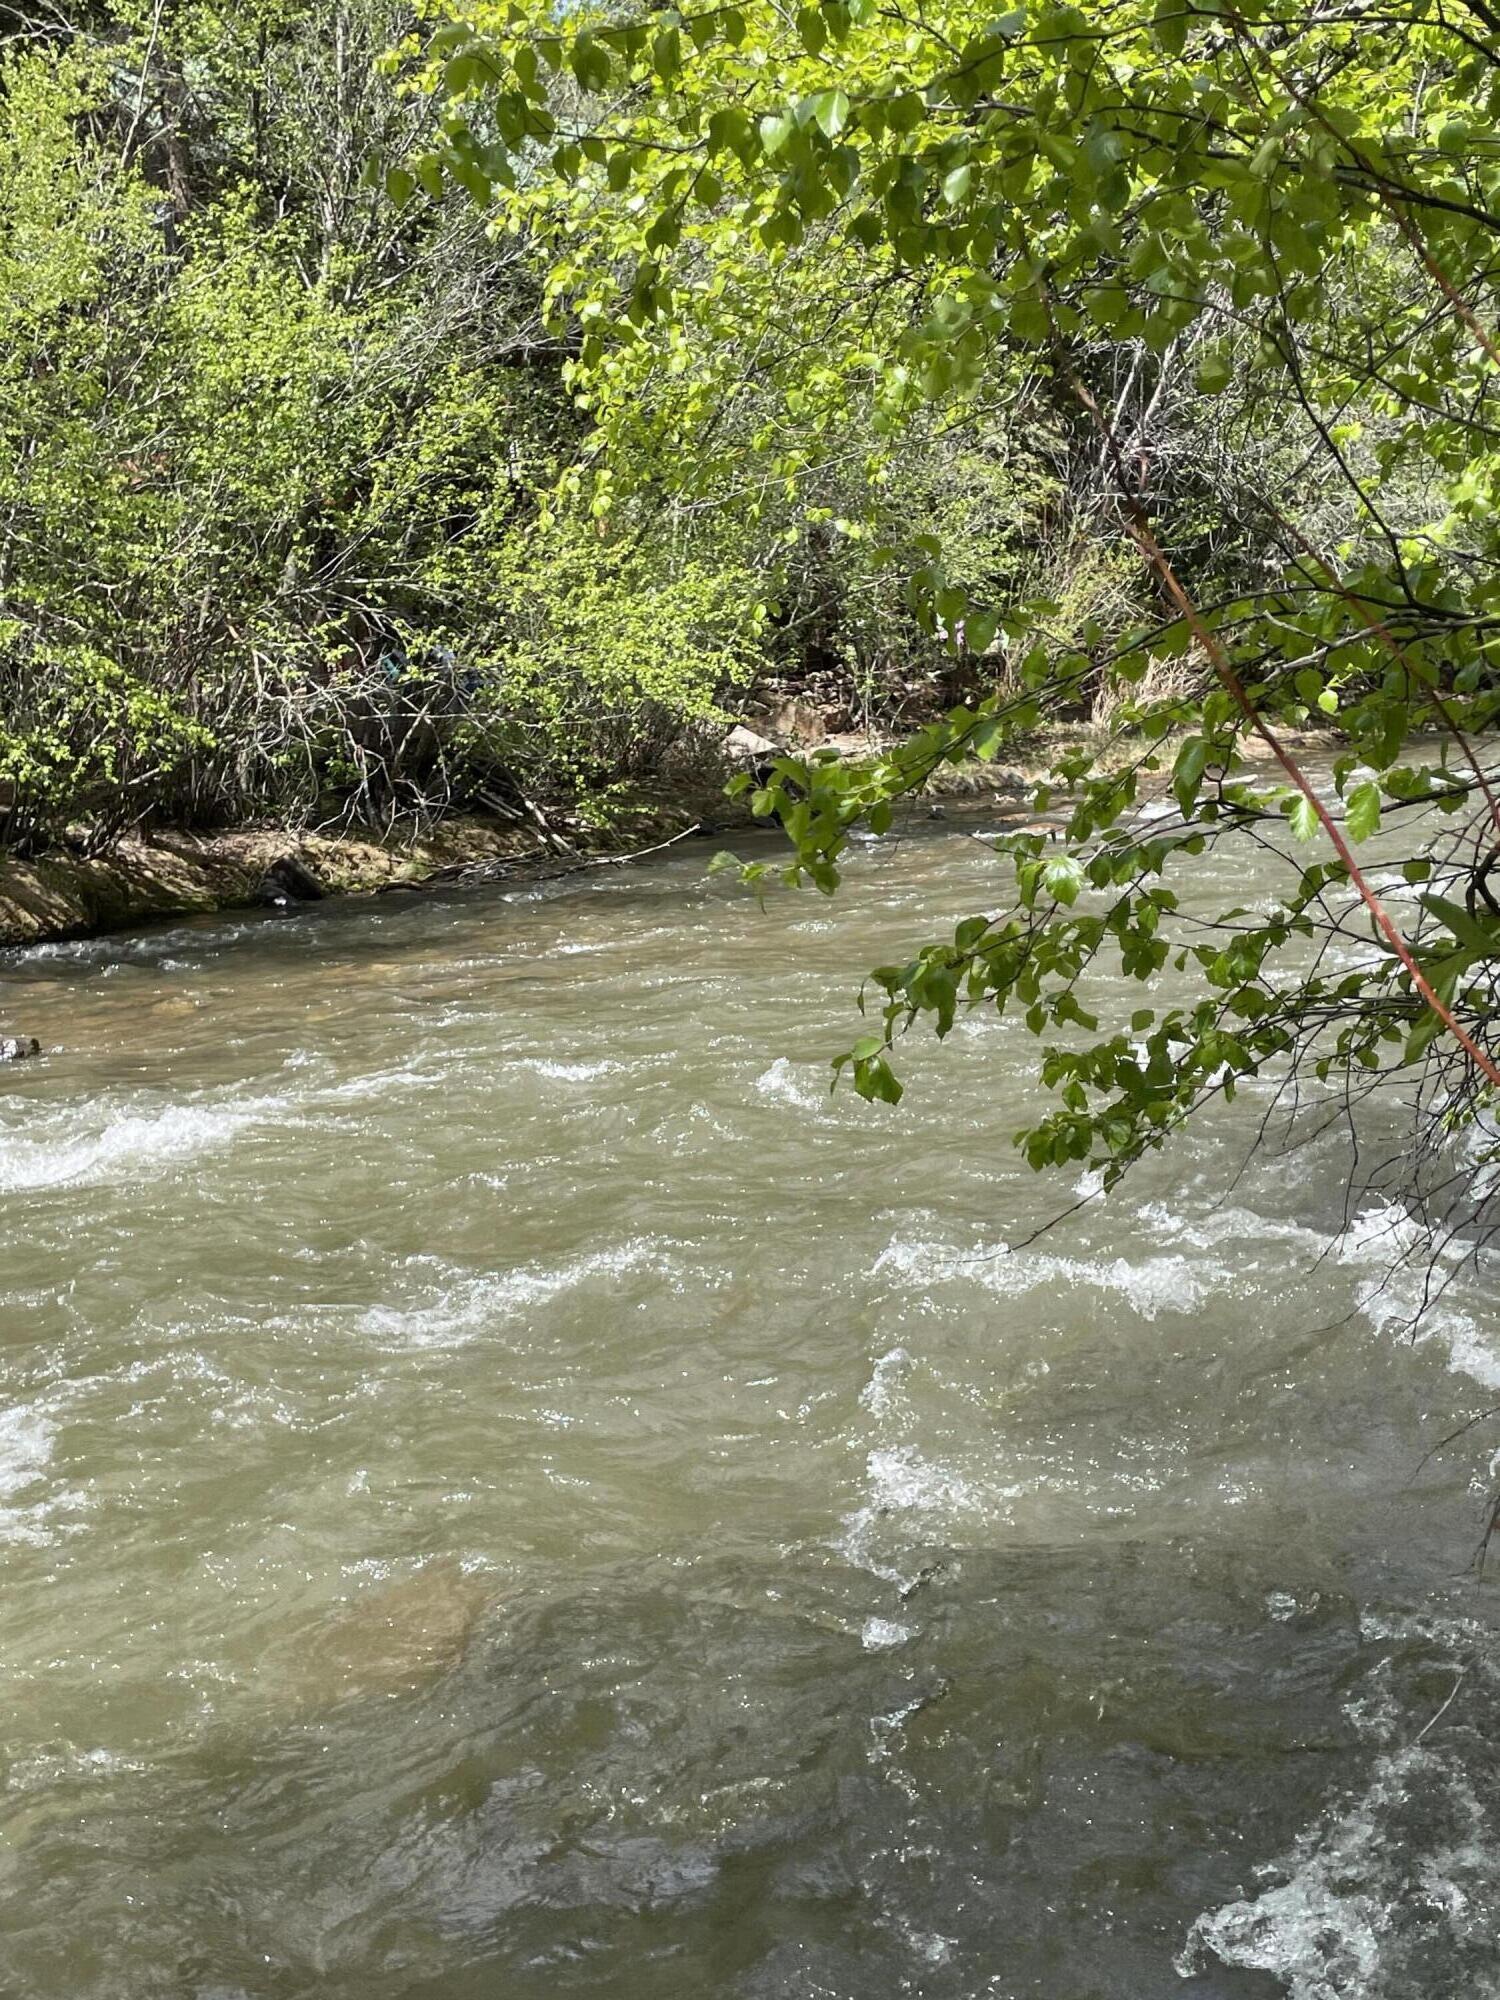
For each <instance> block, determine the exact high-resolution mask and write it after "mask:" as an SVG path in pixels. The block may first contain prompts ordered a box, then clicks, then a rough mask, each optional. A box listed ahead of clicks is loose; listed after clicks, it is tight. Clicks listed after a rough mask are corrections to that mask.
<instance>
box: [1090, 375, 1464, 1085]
mask: <svg viewBox="0 0 1500 2000" xmlns="http://www.w3.org/2000/svg"><path fill="white" fill-rule="evenodd" d="M1065 372H1066V374H1067V376H1068V380H1069V381H1070V383H1071V385H1072V388H1073V392H1074V394H1075V395H1076V396H1077V397H1078V399H1079V401H1080V402H1081V403H1082V404H1083V406H1084V408H1085V409H1086V410H1087V411H1088V413H1089V415H1090V416H1091V417H1092V419H1093V421H1094V422H1095V424H1097V425H1098V427H1099V432H1100V435H1101V437H1102V438H1103V440H1104V443H1105V445H1106V447H1107V449H1108V450H1109V452H1110V455H1111V457H1112V459H1113V462H1114V467H1115V476H1116V481H1117V483H1118V486H1119V491H1120V498H1121V501H1122V504H1123V505H1124V508H1125V516H1126V522H1127V524H1128V526H1129V529H1130V533H1131V536H1132V539H1133V540H1134V541H1135V544H1136V546H1137V547H1138V548H1139V549H1140V551H1141V554H1142V555H1143V556H1144V557H1145V559H1146V562H1147V564H1148V565H1149V567H1150V568H1151V569H1152V570H1153V571H1154V572H1155V574H1156V576H1157V578H1158V580H1159V581H1160V583H1161V585H1162V588H1163V589H1164V590H1165V591H1166V593H1167V596H1168V597H1169V599H1170V600H1171V602H1172V603H1173V604H1174V605H1175V606H1176V608H1177V610H1178V612H1179V614H1180V615H1181V617H1182V618H1183V619H1184V620H1185V622H1186V624H1187V626H1188V629H1189V631H1190V632H1191V633H1192V634H1193V637H1194V638H1195V639H1196V640H1197V641H1198V644H1199V645H1200V646H1201V647H1202V648H1203V651H1204V653H1205V654H1206V655H1207V657H1208V660H1209V662H1210V663H1211V665H1212V667H1213V670H1214V673H1215V675H1216V676H1217V678H1218V680H1219V683H1220V685H1221V686H1222V687H1223V688H1224V690H1225V692H1226V693H1227V694H1228V695H1229V697H1230V699H1231V700H1232V701H1233V702H1234V704H1235V706H1236V708H1238V709H1239V711H1240V713H1241V715H1243V716H1244V718H1245V721H1246V722H1247V724H1248V725H1249V726H1250V728H1251V729H1252V730H1253V731H1254V732H1255V734H1256V735H1257V736H1259V737H1260V739H1261V741H1262V742H1263V743H1264V744H1265V746H1266V748H1267V749H1268V750H1269V751H1270V752H1271V755H1272V756H1273V757H1274V758H1275V759H1276V761H1277V763H1278V764H1279V765H1280V766H1281V768H1282V770H1283V771H1285V772H1286V775H1287V777H1288V778H1289V779H1290V781H1291V783H1292V784H1293V785H1294V786H1295V787H1296V789H1297V791H1298V792H1300V793H1301V795H1302V797H1303V798H1304V799H1306V801H1307V803H1308V805H1309V806H1310V807H1311V808H1312V810H1313V812H1314V814H1315V815H1316V816H1317V819H1318V823H1319V824H1320V825H1321V827H1322V828H1323V831H1324V832H1325V833H1326V834H1327V835H1328V838H1329V840H1330V841H1331V842H1332V843H1333V850H1334V852H1335V853H1336V854H1337V855H1338V857H1339V860H1340V861H1341V862H1342V863H1343V864H1344V867H1345V869H1346V871H1347V872H1348V876H1349V881H1350V883H1351V885H1352V886H1353V888H1354V891H1355V893H1356V894H1357V895H1358V896H1359V898H1360V900H1361V902H1362V903H1363V904H1364V905H1365V907H1366V909H1367V910H1368V911H1369V912H1370V915H1371V917H1372V918H1373V919H1374V921H1375V924H1376V927H1377V928H1378V929H1379V931H1380V933H1381V935H1382V936H1383V937H1384V938H1385V940H1386V942H1387V943H1388V944H1389V945H1390V947H1391V950H1392V951H1393V952H1394V953H1395V954H1396V957H1397V958H1398V959H1399V960H1400V962H1401V964H1402V965H1403V966H1404V967H1405V969H1406V973H1407V976H1408V978H1409V979H1410V980H1411V983H1412V985H1413V987H1414V988H1415V989H1416V991H1417V992H1418V993H1419V994H1420V995H1421V997H1422V999H1423V1000H1424V1001H1425V1003H1426V1004H1427V1006H1429V1007H1430V1008H1431V1009H1432V1011H1433V1013H1434V1014H1436V1015H1437V1017H1438V1019H1439V1020H1440V1021H1441V1022H1442V1024H1443V1026H1444V1027H1445V1028H1446V1029H1447V1030H1448V1032H1449V1033H1450V1034H1451V1035H1452V1036H1453V1038H1454V1040H1455V1041H1456V1042H1457V1043H1458V1045H1459V1047H1460V1048H1461V1049H1462V1050H1463V1051H1464V1053H1465V1054H1466V1055H1467V1056H1468V1058H1469V1060H1470V1061H1471V1062H1472V1063H1473V1064H1474V1066H1475V1068H1476V1069H1478V1070H1479V1072H1480V1073H1481V1075H1483V1076H1484V1077H1485V1078H1486V1079H1487V1081H1488V1082H1489V1083H1491V1084H1492V1085H1494V1087H1495V1088H1496V1089H1497V1090H1500V1067H1497V1065H1496V1063H1495V1062H1494V1060H1493V1058H1492V1057H1490V1056H1489V1055H1487V1054H1486V1053H1485V1051H1484V1050H1483V1049H1482V1048H1481V1047H1480V1046H1479V1044H1478V1043H1477V1042H1476V1041H1475V1040H1474V1038H1473V1036H1472V1035H1470V1034H1469V1032H1468V1031H1467V1029H1466V1028H1465V1027H1464V1026H1463V1024H1462V1022H1460V1021H1459V1020H1457V1019H1456V1018H1455V1016H1454V1014H1453V1011H1452V1009H1451V1008H1450V1007H1449V1006H1448V1005H1447V1003H1446V1002H1445V1001H1444V1000H1443V999H1442V998H1441V997H1440V996H1439V995H1438V994H1437V993H1436V992H1434V990H1433V988H1432V985H1431V984H1430V982H1429V981H1428V979H1427V976H1426V974H1425V973H1424V972H1423V971H1422V968H1421V966H1420V965H1418V963H1417V961H1416V958H1415V957H1414V956H1413V953H1412V949H1411V946H1410V945H1409V944H1408V943H1407V942H1406V939H1405V938H1404V937H1403V936H1402V934H1401V931H1400V929H1399V928H1398V926H1397V924H1396V922H1395V920H1394V918H1393V917H1392V916H1391V914H1390V912H1389V911H1388V910H1387V909H1386V907H1385V905H1384V903H1382V902H1381V900H1380V898H1379V897H1378V896H1377V895H1376V893H1375V891H1374V890H1373V889H1372V888H1371V887H1370V884H1369V882H1368V881H1367V880H1366V878H1365V874H1364V871H1363V869H1361V867H1360V865H1359V863H1358V861H1356V860H1355V858H1354V850H1353V849H1352V848H1351V847H1350V845H1349V842H1348V841H1347V840H1346V839H1345V837H1344V830H1343V828H1342V827H1341V826H1340V825H1339V824H1338V822H1337V820H1336V819H1335V818H1334V817H1333V814H1332V813H1331V812H1330V811H1329V809H1328V807H1327V806H1326V805H1325V804H1324V802H1323V800H1322V798H1321V797H1320V796H1319V794H1318V792H1317V789H1316V787H1315V786H1314V785H1313V783H1312V781H1311V780H1310V779H1309V778H1308V776H1307V774H1306V773H1305V772H1304V771H1303V769H1302V767H1301V766H1300V765H1299V764H1298V762H1297V760H1296V759H1295V758H1294V757H1293V756H1292V754H1291V752H1290V751H1289V750H1288V749H1287V748H1286V746H1285V745H1284V744H1283V743H1282V742H1281V739H1280V738H1279V737H1278V736H1277V735H1276V732H1275V731H1274V730H1273V729H1272V728H1271V726H1270V724H1269V723H1268V722H1267V721H1266V719H1265V717H1264V716H1263V715H1262V714H1261V712H1260V710H1259V709H1258V708H1257V707H1256V706H1255V703H1254V702H1253V701H1252V700H1251V699H1250V696H1249V693H1248V691H1247V690H1246V687H1245V684H1244V682H1243V681H1242V680H1241V679H1240V677H1239V674H1238V673H1237V672H1236V670H1235V666H1234V663H1233V661H1232V660H1231V659H1230V657H1229V655H1228V653H1226V652H1225V650H1224V647H1223V645H1222V644H1221V643H1220V641H1219V638H1218V636H1217V634H1216V633H1214V632H1213V631H1212V630H1211V629H1210V627H1209V626H1208V625H1207V623H1206V622H1205V621H1204V619H1203V617H1202V615H1201V614H1200V612H1199V610H1198V607H1197V605H1196V604H1194V602H1193V600H1192V598H1191V597H1190V596H1189V595H1188V593H1187V591H1186V590H1184V588H1183V586H1182V584H1181V582H1180V581H1179V580H1178V577H1177V573H1176V571H1175V570H1174V569H1173V568H1172V565H1171V563H1170V562H1169V561H1168V559H1167V554H1166V551H1165V550H1164V549H1163V548H1162V546H1161V544H1160V542H1158V540H1157V539H1156V536H1155V535H1154V534H1153V532H1152V530H1151V524H1150V522H1149V521H1148V520H1147V518H1146V514H1145V510H1144V508H1142V506H1141V504H1140V502H1139V501H1138V500H1137V499H1136V497H1135V495H1134V494H1133V493H1132V492H1131V490H1130V483H1129V480H1128V478H1127V477H1126V476H1125V468H1124V466H1123V465H1122V464H1121V462H1120V448H1119V441H1118V439H1117V438H1116V436H1115V434H1114V430H1113V427H1112V426H1111V424H1110V423H1109V420H1108V419H1107V418H1106V417H1105V415H1104V412H1103V411H1102V410H1101V409H1100V408H1099V404H1098V401H1097V399H1096V398H1095V397H1094V396H1093V394H1092V393H1091V392H1090V390H1089V388H1088V386H1087V384H1086V383H1084V382H1083V381H1081V380H1080V378H1079V377H1078V375H1077V374H1076V373H1075V372H1074V371H1073V370H1072V369H1071V368H1067V367H1066V364H1065Z"/></svg>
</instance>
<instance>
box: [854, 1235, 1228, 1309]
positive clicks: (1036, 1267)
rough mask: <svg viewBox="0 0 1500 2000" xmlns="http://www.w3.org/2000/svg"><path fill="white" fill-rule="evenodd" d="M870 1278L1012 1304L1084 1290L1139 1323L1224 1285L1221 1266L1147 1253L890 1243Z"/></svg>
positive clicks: (1195, 1303)
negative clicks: (969, 1288)
mask: <svg viewBox="0 0 1500 2000" xmlns="http://www.w3.org/2000/svg"><path fill="white" fill-rule="evenodd" d="M871 1275H872V1276H875V1277H880V1276H890V1277H893V1278H897V1279H900V1280H902V1281H904V1282H906V1283H908V1284H911V1285H914V1286H916V1287H918V1288H919V1289H921V1290H924V1291H925V1290H928V1289H929V1288H931V1287H933V1286H937V1285H945V1284H958V1283H968V1284H973V1285H979V1286H982V1287H983V1288H984V1290H986V1291H989V1292H995V1293H998V1294H999V1295H1000V1296H1001V1297H1003V1298H1014V1297H1017V1296H1019V1295H1020V1294H1023V1293H1026V1292H1033V1291H1036V1290H1038V1289H1039V1288H1042V1287H1051V1286H1054V1285H1069V1284H1071V1285H1086V1286H1091V1287H1093V1288H1094V1289H1096V1290H1098V1291H1103V1292H1111V1293H1115V1294H1117V1295H1118V1296H1120V1297H1122V1298H1124V1299H1125V1300H1126V1301H1127V1302H1128V1303H1129V1305H1130V1306H1131V1308H1132V1309H1133V1310H1134V1311H1135V1312H1136V1313H1138V1314H1139V1315H1140V1317H1141V1318H1142V1319H1155V1318H1156V1316H1157V1314H1158V1313H1160V1312H1185V1311H1189V1310H1191V1309H1192V1308H1193V1307H1195V1306H1199V1305H1201V1304H1202V1303H1203V1301H1204V1300H1205V1299H1207V1298H1208V1297H1210V1296H1211V1294H1212V1293H1214V1292H1215V1291H1217V1290H1218V1289H1220V1288H1221V1287H1222V1286H1223V1285H1225V1284H1227V1283H1229V1282H1230V1280H1231V1278H1232V1275H1233V1274H1232V1272H1231V1271H1230V1270H1229V1268H1228V1267H1227V1266H1224V1265H1218V1264H1211V1263H1207V1262H1205V1261H1204V1259H1203V1258H1201V1257H1194V1258H1187V1257H1179V1256H1175V1255H1170V1254H1169V1255H1161V1254H1147V1255H1144V1256H1141V1257H1136V1258H1131V1257H1059V1256H1057V1255H1055V1254H1053V1253H1052V1252H1050V1251H1043V1250H1018V1251H1009V1250H1007V1249H1006V1247H1005V1246H1004V1245H1003V1244H1001V1245H998V1246H996V1247H995V1248H992V1249H986V1250H973V1251H963V1250H959V1249H956V1248H955V1247H954V1246H953V1245H952V1244H946V1243H941V1242H936V1241H933V1240H931V1239H926V1238H920V1237H901V1236H899V1235H898V1236H895V1237H893V1238H892V1240H891V1242H890V1243H889V1244H888V1245H887V1247H886V1248H885V1249H884V1250H883V1251H882V1252H881V1254H880V1256H879V1257H877V1258H876V1260H875V1263H874V1266H873V1267H872V1271H871Z"/></svg>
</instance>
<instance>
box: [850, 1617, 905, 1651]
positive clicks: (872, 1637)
mask: <svg viewBox="0 0 1500 2000" xmlns="http://www.w3.org/2000/svg"><path fill="white" fill-rule="evenodd" d="M910 1637H911V1627H910V1625H899V1624H898V1623H897V1622H896V1620H895V1619H894V1618H867V1619H866V1620H865V1622H864V1626H863V1628H862V1629H861V1631H860V1635H859V1642H860V1644H861V1645H862V1646H863V1647H864V1649H865V1651H866V1652H867V1653H884V1652H886V1651H888V1650H889V1649H890V1648H891V1647H892V1646H904V1645H905V1644H906V1642H907V1640H908V1639H909V1638H910Z"/></svg>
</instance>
